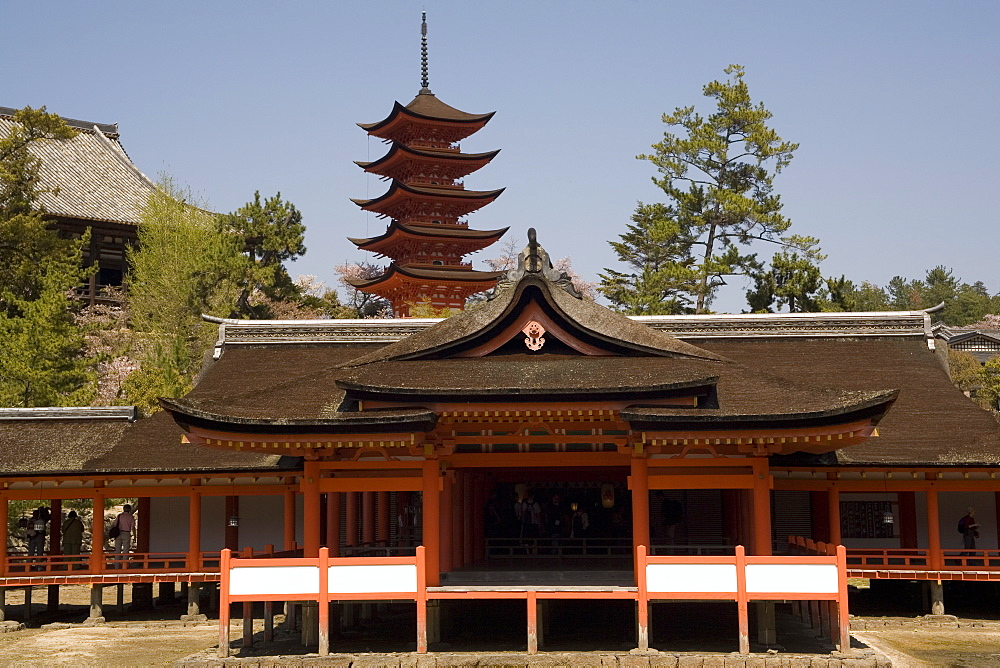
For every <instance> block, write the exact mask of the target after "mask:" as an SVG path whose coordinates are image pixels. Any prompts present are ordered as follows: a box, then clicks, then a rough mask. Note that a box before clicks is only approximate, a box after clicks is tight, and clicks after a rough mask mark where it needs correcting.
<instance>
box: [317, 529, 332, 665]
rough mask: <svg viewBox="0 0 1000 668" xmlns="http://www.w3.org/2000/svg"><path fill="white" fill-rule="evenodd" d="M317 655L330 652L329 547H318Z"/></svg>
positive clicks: (324, 654)
mask: <svg viewBox="0 0 1000 668" xmlns="http://www.w3.org/2000/svg"><path fill="white" fill-rule="evenodd" d="M318 565H319V596H318V601H317V604H318V606H319V610H318V612H319V614H318V615H316V616H317V617H318V618H319V649H318V651H319V655H320V656H326V655H327V654H329V653H330V548H328V547H321V548H319V561H318Z"/></svg>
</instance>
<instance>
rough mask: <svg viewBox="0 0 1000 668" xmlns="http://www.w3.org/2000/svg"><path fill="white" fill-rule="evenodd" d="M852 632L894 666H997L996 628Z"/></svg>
mask: <svg viewBox="0 0 1000 668" xmlns="http://www.w3.org/2000/svg"><path fill="white" fill-rule="evenodd" d="M852 635H853V636H854V638H855V639H857V640H860V641H861V642H863V643H865V644H866V645H868V646H869V647H871V648H873V649H876V650H878V651H880V652H882V653H883V654H885V655H886V656H888V657H889V659H890V660H891V661H892V664H893V665H894V666H906V667H907V668H927V667H928V666H954V667H955V668H994V667H995V666H1000V631H998V630H996V629H975V628H970V629H965V628H962V629H921V628H915V629H887V630H884V631H860V632H854V633H852Z"/></svg>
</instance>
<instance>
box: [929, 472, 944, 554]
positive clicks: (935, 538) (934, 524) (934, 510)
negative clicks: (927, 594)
mask: <svg viewBox="0 0 1000 668" xmlns="http://www.w3.org/2000/svg"><path fill="white" fill-rule="evenodd" d="M932 476H934V474H933V473H928V474H927V477H928V478H931V477H932ZM927 549H928V550H929V552H930V555H929V556H930V559H929V561H930V566H931V569H932V570H936V571H939V570H941V567H942V565H943V563H944V561H943V559H942V557H941V519H940V517H939V515H938V493H937V490H936V489H928V490H927Z"/></svg>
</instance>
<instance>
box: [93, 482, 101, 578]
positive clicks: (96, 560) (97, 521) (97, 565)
mask: <svg viewBox="0 0 1000 668" xmlns="http://www.w3.org/2000/svg"><path fill="white" fill-rule="evenodd" d="M102 492H103V490H102ZM90 531H91V538H90V570H91V571H92V572H94V573H100V572H101V571H103V570H104V494H103V493H101V492H98V493H97V494H94V515H93V524H92V526H91V528H90Z"/></svg>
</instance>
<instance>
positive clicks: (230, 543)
mask: <svg viewBox="0 0 1000 668" xmlns="http://www.w3.org/2000/svg"><path fill="white" fill-rule="evenodd" d="M239 516H240V497H238V496H227V497H226V516H225V517H224V518H222V522H223V526H224V527H226V547H227V548H228V549H230V550H232V551H233V552H239V551H240V527H239V526H230V525H229V518H230V517H239Z"/></svg>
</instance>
